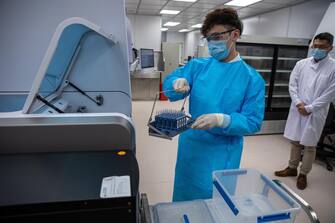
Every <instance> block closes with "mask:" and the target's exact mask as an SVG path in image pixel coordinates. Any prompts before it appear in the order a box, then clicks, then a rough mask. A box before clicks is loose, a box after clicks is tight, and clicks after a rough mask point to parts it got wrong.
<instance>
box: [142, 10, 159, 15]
mask: <svg viewBox="0 0 335 223" xmlns="http://www.w3.org/2000/svg"><path fill="white" fill-rule="evenodd" d="M158 13H159V10H143V9H140V10H139V11H138V14H141V15H158Z"/></svg>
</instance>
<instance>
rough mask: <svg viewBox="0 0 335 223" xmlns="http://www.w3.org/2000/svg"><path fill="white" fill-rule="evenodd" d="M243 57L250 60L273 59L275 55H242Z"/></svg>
mask: <svg viewBox="0 0 335 223" xmlns="http://www.w3.org/2000/svg"><path fill="white" fill-rule="evenodd" d="M241 57H242V58H243V59H248V60H272V59H273V57H261V56H241Z"/></svg>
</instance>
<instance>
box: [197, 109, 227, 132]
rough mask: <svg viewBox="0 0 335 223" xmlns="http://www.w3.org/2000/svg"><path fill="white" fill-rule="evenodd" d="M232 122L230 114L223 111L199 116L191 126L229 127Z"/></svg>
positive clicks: (200, 127) (203, 128)
mask: <svg viewBox="0 0 335 223" xmlns="http://www.w3.org/2000/svg"><path fill="white" fill-rule="evenodd" d="M229 124H230V116H229V115H226V114H222V113H213V114H205V115H201V116H199V117H198V118H197V119H196V120H195V122H194V123H193V125H192V126H191V128H193V129H201V130H207V129H211V128H214V127H223V128H225V127H227V126H228V125H229Z"/></svg>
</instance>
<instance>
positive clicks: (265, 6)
mask: <svg viewBox="0 0 335 223" xmlns="http://www.w3.org/2000/svg"><path fill="white" fill-rule="evenodd" d="M278 2H280V1H278ZM248 7H249V8H261V9H274V8H278V7H282V5H280V4H274V3H269V2H258V3H256V4H252V5H250V6H248Z"/></svg>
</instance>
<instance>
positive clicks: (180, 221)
mask: <svg viewBox="0 0 335 223" xmlns="http://www.w3.org/2000/svg"><path fill="white" fill-rule="evenodd" d="M153 217H154V222H155V223H215V221H214V220H213V218H212V215H211V213H210V210H209V209H208V206H207V204H206V201H205V200H195V201H183V202H173V203H161V204H157V205H155V206H154V208H153Z"/></svg>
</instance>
